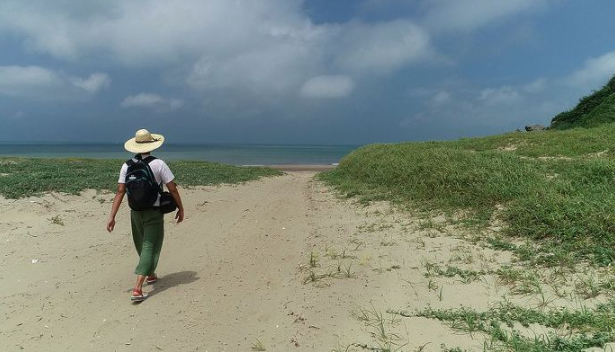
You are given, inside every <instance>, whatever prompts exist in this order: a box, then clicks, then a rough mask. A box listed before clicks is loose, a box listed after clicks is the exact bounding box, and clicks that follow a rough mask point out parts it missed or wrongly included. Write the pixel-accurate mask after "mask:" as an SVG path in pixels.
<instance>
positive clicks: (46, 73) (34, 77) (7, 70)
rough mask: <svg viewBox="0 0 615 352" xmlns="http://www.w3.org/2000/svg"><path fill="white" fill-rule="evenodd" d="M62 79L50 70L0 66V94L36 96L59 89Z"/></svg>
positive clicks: (34, 67)
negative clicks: (45, 91) (42, 92)
mask: <svg viewBox="0 0 615 352" xmlns="http://www.w3.org/2000/svg"><path fill="white" fill-rule="evenodd" d="M62 84H63V82H62V78H61V77H60V76H59V75H58V74H57V73H56V72H55V71H52V70H48V69H46V68H43V67H39V66H25V67H24V66H0V94H6V95H10V96H23V95H36V94H39V93H40V92H41V91H44V90H54V89H57V88H58V87H61V86H62Z"/></svg>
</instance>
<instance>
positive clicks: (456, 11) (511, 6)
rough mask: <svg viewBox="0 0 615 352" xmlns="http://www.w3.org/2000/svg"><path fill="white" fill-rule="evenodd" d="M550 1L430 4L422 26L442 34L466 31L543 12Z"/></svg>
mask: <svg viewBox="0 0 615 352" xmlns="http://www.w3.org/2000/svg"><path fill="white" fill-rule="evenodd" d="M551 2H553V0H505V1H494V0H463V1H459V0H433V1H428V2H426V3H425V4H426V6H428V8H429V10H428V13H427V16H426V20H425V23H426V25H427V26H429V28H431V29H434V30H443V31H457V30H463V31H470V30H474V29H476V28H479V27H482V26H485V25H488V24H491V23H494V22H498V21H501V20H503V19H505V18H507V17H511V16H514V15H517V14H519V13H523V12H529V11H536V10H541V9H544V8H545V7H546V6H547V5H548V4H549V3H551Z"/></svg>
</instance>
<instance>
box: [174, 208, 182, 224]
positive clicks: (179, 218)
mask: <svg viewBox="0 0 615 352" xmlns="http://www.w3.org/2000/svg"><path fill="white" fill-rule="evenodd" d="M175 221H177V223H178V224H179V223H180V222H182V221H184V209H180V210H178V211H177V214H175Z"/></svg>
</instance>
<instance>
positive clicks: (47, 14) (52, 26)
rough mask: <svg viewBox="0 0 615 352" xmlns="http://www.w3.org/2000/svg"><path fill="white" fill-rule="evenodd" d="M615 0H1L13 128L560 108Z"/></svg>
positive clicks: (281, 123)
mask: <svg viewBox="0 0 615 352" xmlns="http://www.w3.org/2000/svg"><path fill="white" fill-rule="evenodd" d="M614 14H615V1H612V0H592V1H579V0H505V1H504V0H503V1H493V0H355V1H350V0H348V1H346V0H304V1H300V0H258V1H256V0H175V1H164V0H132V1H121V0H99V1H94V0H91V1H83V0H57V1H53V2H51V1H47V0H30V1H27V2H26V1H20V0H0V141H79V142H86V141H91V142H121V141H124V140H126V139H128V138H130V137H131V136H132V135H133V134H134V131H136V130H137V129H139V128H147V129H149V130H150V131H152V132H159V133H162V134H164V135H165V136H166V137H167V140H168V141H169V142H175V143H315V144H365V143H373V142H398V141H408V140H444V139H456V138H461V137H471V136H482V135H489V134H496V133H502V132H507V131H512V130H514V129H516V128H522V127H523V126H525V125H526V124H531V123H541V124H545V125H546V124H548V123H549V122H550V119H551V118H552V117H553V116H554V115H555V114H557V113H558V112H560V111H563V110H566V109H569V108H571V107H572V106H574V105H575V104H576V102H577V101H578V99H579V98H580V97H582V96H584V95H587V94H589V93H591V91H592V90H595V89H599V88H600V87H601V86H602V85H604V84H605V83H606V82H607V81H608V79H609V78H610V77H612V76H613V74H615V40H613V37H614V35H615V21H613V20H612V17H613V15H614Z"/></svg>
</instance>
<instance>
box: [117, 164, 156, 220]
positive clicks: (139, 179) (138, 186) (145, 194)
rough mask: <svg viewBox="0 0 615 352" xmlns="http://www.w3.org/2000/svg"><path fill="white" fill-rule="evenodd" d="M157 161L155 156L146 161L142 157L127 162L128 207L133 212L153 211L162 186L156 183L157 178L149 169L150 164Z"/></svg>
mask: <svg viewBox="0 0 615 352" xmlns="http://www.w3.org/2000/svg"><path fill="white" fill-rule="evenodd" d="M153 160H156V158H155V157H153V156H151V155H150V156H148V157H146V158H145V159H142V158H141V155H137V156H135V157H134V158H132V159H130V160H128V161H126V165H128V170H127V171H126V179H125V182H126V193H127V194H128V205H129V206H130V209H132V210H145V209H151V208H152V207H153V206H154V203H156V200H157V199H158V194H160V192H161V189H160V185H159V184H158V183H156V177H155V176H154V173H153V172H152V169H151V168H150V167H149V163H150V162H152V161H153Z"/></svg>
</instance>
